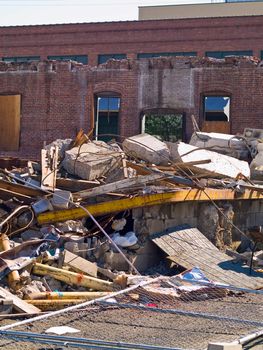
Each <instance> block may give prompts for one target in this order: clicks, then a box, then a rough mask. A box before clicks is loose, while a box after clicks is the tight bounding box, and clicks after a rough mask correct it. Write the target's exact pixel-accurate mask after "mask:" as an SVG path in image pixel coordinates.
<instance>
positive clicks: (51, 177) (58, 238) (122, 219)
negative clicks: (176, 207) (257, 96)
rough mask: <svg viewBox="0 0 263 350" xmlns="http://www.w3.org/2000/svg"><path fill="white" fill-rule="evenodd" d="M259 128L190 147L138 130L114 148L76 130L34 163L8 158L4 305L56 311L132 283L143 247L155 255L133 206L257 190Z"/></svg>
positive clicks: (1, 210)
mask: <svg viewBox="0 0 263 350" xmlns="http://www.w3.org/2000/svg"><path fill="white" fill-rule="evenodd" d="M261 133H263V132H262V131H260V130H249V129H246V130H245V132H244V135H243V136H242V137H241V136H240V137H237V136H233V135H224V134H216V133H203V132H196V133H195V134H194V135H193V137H192V139H191V141H190V144H186V143H183V142H178V143H169V142H167V143H165V142H162V141H160V140H159V139H158V138H155V137H153V136H151V135H148V134H140V135H136V136H133V137H129V138H126V139H125V140H124V141H123V143H122V144H121V145H120V144H118V143H116V142H115V141H113V142H109V143H105V142H103V141H91V140H89V138H88V137H87V136H86V135H85V134H84V133H83V131H80V132H79V134H78V135H77V137H76V139H75V140H71V139H66V140H56V141H54V142H53V143H52V144H50V145H48V146H46V147H45V148H44V149H43V150H42V151H41V163H38V162H33V161H27V162H24V164H20V165H21V166H20V167H14V166H10V164H11V165H12V162H11V160H10V161H9V166H8V167H6V168H5V169H2V170H1V172H0V199H1V204H0V215H1V236H0V249H1V253H0V264H1V267H0V274H1V281H0V282H1V287H0V297H1V298H2V299H0V300H1V301H2V312H4V313H8V312H20V313H21V312H22V313H30V314H32V313H39V312H41V311H49V310H54V309H58V308H61V307H65V306H66V305H70V304H74V303H79V302H81V301H83V300H91V299H95V298H97V297H99V296H104V295H107V293H110V292H111V291H113V290H116V289H120V288H124V287H126V286H128V285H129V284H132V283H134V281H135V280H136V281H137V280H138V276H136V275H139V274H140V272H141V271H142V270H144V269H143V268H140V263H141V264H143V261H144V257H145V254H152V255H154V256H155V257H157V255H155V253H152V252H151V251H149V247H148V251H147V249H146V248H145V247H146V246H147V242H148V237H147V235H138V234H137V233H136V232H134V226H133V219H132V215H131V213H130V210H132V209H134V208H140V207H147V206H153V205H156V204H162V203H170V202H173V201H174V200H175V198H177V197H178V196H180V195H181V194H182V193H183V194H185V193H186V192H188V193H189V191H195V192H194V195H193V196H199V194H200V192H202V191H204V190H205V189H230V190H231V191H233V193H234V195H235V193H236V192H238V193H242V192H244V191H245V190H247V189H252V190H253V191H256V192H257V193H262V191H263V187H262V186H261V185H260V181H259V182H257V183H256V182H254V180H251V179H255V180H260V179H261V177H262V176H263V175H262V174H263V173H262V171H263V156H262V152H263V147H262V144H261V137H262V134H261ZM249 164H250V165H249ZM251 173H252V176H251ZM252 181H253V182H252ZM176 196H177V197H176ZM176 200H178V199H176ZM180 200H181V201H184V200H188V199H187V197H186V196H184V197H182V198H181V199H180ZM190 200H191V199H190ZM156 248H157V247H156ZM150 250H151V249H150ZM164 251H165V249H164ZM259 256H260V254H258V255H257V257H259ZM250 257H251V254H250ZM236 258H239V259H241V260H242V259H243V260H246V262H247V260H248V255H246V257H245V258H243V257H242V256H240V254H239V255H238V254H236V255H235V259H236ZM252 258H253V257H252ZM139 261H140V263H139ZM155 262H157V263H158V261H155ZM159 262H160V260H159ZM145 278H146V277H145Z"/></svg>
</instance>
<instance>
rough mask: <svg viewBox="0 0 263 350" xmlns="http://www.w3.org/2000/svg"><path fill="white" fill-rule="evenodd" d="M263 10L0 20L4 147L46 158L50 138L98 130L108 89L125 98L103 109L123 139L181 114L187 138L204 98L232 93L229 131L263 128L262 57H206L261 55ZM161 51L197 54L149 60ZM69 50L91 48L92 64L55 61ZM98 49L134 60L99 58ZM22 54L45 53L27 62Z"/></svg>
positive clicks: (200, 116) (201, 116) (2, 151)
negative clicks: (155, 118) (151, 17)
mask: <svg viewBox="0 0 263 350" xmlns="http://www.w3.org/2000/svg"><path fill="white" fill-rule="evenodd" d="M262 19H263V17H262V16H254V17H229V18H212V19H209V18H206V19H200V18H198V19H184V20H183V19H182V20H181V19H180V20H157V21H134V22H115V23H90V24H66V25H47V26H46V25H43V26H23V27H5V28H4V27H2V28H0V57H2V60H4V61H6V62H0V117H1V123H0V140H2V142H0V155H10V156H20V157H34V158H39V151H40V149H41V147H42V146H43V143H44V142H47V143H49V142H50V141H52V140H54V139H56V138H68V137H74V136H75V135H76V133H77V131H78V130H79V129H80V128H83V129H84V130H85V131H86V132H87V131H89V130H90V128H91V124H92V120H93V119H96V116H97V115H96V113H97V112H98V104H97V101H98V97H99V98H106V97H105V96H110V97H113V98H114V99H116V100H117V102H118V107H114V108H113V107H112V108H111V110H110V109H108V110H103V111H102V112H103V113H104V114H103V113H102V114H101V118H106V119H107V116H108V119H109V116H111V118H112V119H111V120H112V121H113V120H114V121H115V122H116V123H115V129H114V130H115V131H114V132H112V129H109V134H118V135H120V140H121V138H122V137H125V136H130V135H133V134H136V133H139V132H141V130H142V127H143V123H142V118H143V116H144V115H146V114H149V115H151V114H155V115H161V116H162V115H164V114H165V115H166V114H168V115H179V116H181V117H182V121H183V137H184V138H186V139H188V138H189V137H190V135H191V133H192V130H193V129H192V122H191V115H194V116H195V117H196V119H197V122H198V123H199V126H200V127H201V128H202V127H203V125H204V122H205V121H206V120H205V110H204V109H205V107H204V99H205V98H207V97H209V96H219V97H221V98H224V99H228V100H229V103H228V106H229V112H228V114H229V116H228V120H227V127H228V132H231V133H233V134H236V133H242V132H243V129H244V128H245V127H253V128H263V119H262V111H263V96H262V95H263V94H262V87H263V68H262V67H261V64H260V59H255V58H254V59H252V58H244V57H236V58H234V57H228V58H223V59H215V58H208V57H205V56H207V55H208V53H209V52H210V53H211V52H212V53H215V55H214V56H215V57H218V55H219V54H218V53H221V54H222V57H223V56H227V53H232V54H233V53H236V54H237V55H239V54H240V55H241V54H242V53H246V52H249V53H250V54H253V55H254V56H257V57H260V56H261V54H262V52H261V51H262V50H263V35H262V34H263V20H262ZM158 53H162V54H164V55H166V56H174V55H177V54H178V53H181V54H182V55H185V56H195V55H196V56H197V57H161V58H150V59H140V57H144V56H145V57H147V55H148V56H154V54H157V55H158ZM68 55H69V56H75V57H76V58H79V57H81V59H82V58H83V56H88V63H89V64H88V65H87V64H82V63H76V62H75V63H74V62H69V61H68V62H58V61H54V60H47V57H55V56H57V57H58V59H60V58H61V57H59V56H68ZM99 55H109V56H111V55H112V56H114V55H119V58H121V57H122V56H125V57H127V58H128V59H124V60H112V61H108V62H107V63H105V64H101V65H98V66H97V64H98V59H99V57H100V56H99ZM138 55H141V56H138ZM109 56H105V57H106V59H107V58H108V57H109ZM219 56H220V55H219ZM105 57H104V58H105ZM14 58H17V59H16V60H17V63H14V62H13V61H14V60H13V59H14ZM23 58H29V59H28V61H31V59H30V58H36V61H34V59H33V62H31V63H30V62H27V63H23ZM138 58H139V59H138ZM38 59H39V60H40V61H39V62H38ZM62 59H63V57H62ZM18 62H21V63H18ZM10 96H11V97H12V96H16V100H14V99H13V100H12V98H11V100H10V101H11V102H8V103H7V101H8V100H7V99H6V98H5V97H10ZM108 102H109V103H110V102H111V101H108ZM7 105H8V108H7V107H6V106H7ZM14 105H16V108H14ZM116 106H117V104H116ZM116 108H118V110H116ZM7 109H8V111H7ZM15 109H16V112H14V110H15ZM114 109H115V110H114ZM213 112H214V111H213ZM215 112H217V111H215ZM107 113H108V114H107ZM109 113H111V114H109ZM94 114H95V115H94ZM13 116H14V117H13ZM115 117H116V118H117V119H116V118H115ZM12 118H14V119H12ZM114 118H115V119H114ZM208 124H209V123H208ZM212 129H213V128H212ZM14 130H15V131H14ZM106 131H107V129H106ZM215 131H220V130H217V129H216V130H215ZM14 135H15V136H14ZM113 136H114V135H113ZM14 138H15V140H13V139H14Z"/></svg>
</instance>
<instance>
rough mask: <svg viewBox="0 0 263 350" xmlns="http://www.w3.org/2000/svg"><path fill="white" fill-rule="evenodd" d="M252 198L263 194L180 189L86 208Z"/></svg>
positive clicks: (43, 219) (66, 215)
mask: <svg viewBox="0 0 263 350" xmlns="http://www.w3.org/2000/svg"><path fill="white" fill-rule="evenodd" d="M210 199H212V200H214V201H219V200H241V199H242V200H252V199H263V194H262V193H260V192H257V191H256V190H255V191H253V190H245V191H244V192H243V193H236V192H235V191H234V190H233V189H211V188H206V189H204V190H203V189H178V190H176V191H174V192H168V193H167V192H166V193H155V194H149V195H141V196H137V197H133V198H125V199H119V200H114V201H108V202H102V203H98V204H90V205H86V206H85V208H86V209H87V210H88V211H89V212H90V213H91V214H92V215H94V216H100V215H106V214H110V213H116V212H121V211H125V210H127V209H133V208H139V207H146V206H152V205H159V204H165V203H177V202H185V201H187V202H189V201H208V200H210ZM86 216H88V214H87V212H86V211H85V210H83V209H82V208H75V209H66V210H58V211H53V212H46V213H42V214H39V215H38V216H37V221H38V223H39V224H40V225H43V224H49V223H54V222H59V221H66V220H77V219H81V218H83V217H86Z"/></svg>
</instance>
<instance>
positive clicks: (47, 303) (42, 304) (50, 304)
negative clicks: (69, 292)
mask: <svg viewBox="0 0 263 350" xmlns="http://www.w3.org/2000/svg"><path fill="white" fill-rule="evenodd" d="M85 301H86V299H58V300H27V302H28V304H29V305H31V306H34V307H37V308H39V309H40V310H41V311H54V310H58V309H63V308H65V307H67V306H71V305H76V304H80V303H84V302H85Z"/></svg>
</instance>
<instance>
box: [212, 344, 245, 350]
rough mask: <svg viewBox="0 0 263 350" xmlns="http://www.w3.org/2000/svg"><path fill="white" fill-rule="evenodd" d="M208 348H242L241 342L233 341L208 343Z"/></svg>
mask: <svg viewBox="0 0 263 350" xmlns="http://www.w3.org/2000/svg"><path fill="white" fill-rule="evenodd" d="M208 350H242V345H241V344H233V343H210V344H208Z"/></svg>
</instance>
